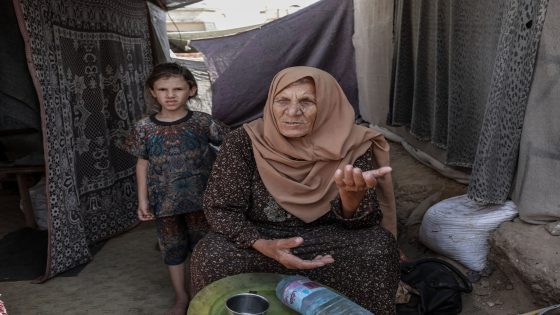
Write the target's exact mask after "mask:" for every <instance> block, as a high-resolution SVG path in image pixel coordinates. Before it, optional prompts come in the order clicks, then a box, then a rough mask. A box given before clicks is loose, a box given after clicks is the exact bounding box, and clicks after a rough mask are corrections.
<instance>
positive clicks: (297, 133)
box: [191, 67, 399, 315]
mask: <svg viewBox="0 0 560 315" xmlns="http://www.w3.org/2000/svg"><path fill="white" fill-rule="evenodd" d="M354 118H355V116H354V110H353V109H352V106H351V105H350V103H349V102H348V100H347V98H346V96H345V95H344V93H343V91H342V89H341V88H340V86H339V85H338V83H337V82H336V80H335V79H334V78H333V77H332V76H331V75H330V74H328V73H326V72H324V71H322V70H319V69H315V68H311V67H294V68H288V69H285V70H282V71H281V72H279V73H278V74H277V75H276V76H275V77H274V79H273V82H272V84H271V87H270V90H269V94H268V100H267V102H266V105H265V107H264V117H263V118H262V119H258V120H256V121H253V122H251V123H248V124H245V125H244V126H243V128H239V129H237V130H236V131H234V132H232V133H231V134H230V135H229V137H228V138H226V140H225V142H224V143H223V144H222V146H221V149H220V153H219V155H218V157H217V160H216V163H215V164H214V167H213V171H212V175H211V177H210V180H209V183H208V187H207V190H206V194H205V196H204V209H205V214H206V217H207V219H208V222H209V224H210V226H211V232H210V233H209V234H207V235H206V236H205V237H204V238H203V239H202V240H201V241H200V242H199V243H198V245H197V246H196V248H195V250H194V252H193V255H192V258H191V281H192V288H193V289H194V291H196V292H198V291H199V290H201V289H202V288H203V287H204V286H206V285H207V284H209V283H211V282H213V281H215V280H218V279H221V278H224V277H227V276H230V275H235V274H239V273H245V272H272V273H282V274H301V275H304V276H307V277H309V278H311V279H313V280H315V281H317V282H320V283H323V284H326V285H328V286H330V287H332V288H334V289H336V290H338V291H339V292H341V293H343V294H344V295H346V296H348V297H349V298H350V299H352V300H354V301H355V302H357V303H358V304H360V305H362V306H364V307H365V308H367V309H369V310H371V311H373V312H375V314H378V315H379V314H393V313H394V312H395V305H394V297H395V292H396V289H397V284H398V280H399V271H398V270H399V269H398V250H397V245H396V241H395V236H396V222H395V221H396V215H395V202H394V195H393V190H392V183H391V177H390V174H389V172H390V171H391V169H390V167H387V165H388V163H389V153H388V151H389V146H388V144H387V142H386V141H385V139H384V138H383V136H382V135H381V134H379V133H377V132H375V131H373V130H372V129H369V128H365V127H361V126H357V125H355V124H354Z"/></svg>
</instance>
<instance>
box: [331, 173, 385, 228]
mask: <svg viewBox="0 0 560 315" xmlns="http://www.w3.org/2000/svg"><path fill="white" fill-rule="evenodd" d="M391 171H392V169H391V167H389V166H384V167H380V168H378V169H375V170H371V171H365V172H363V171H362V170H361V169H360V168H358V167H354V166H352V165H350V164H348V165H346V166H345V167H344V168H343V169H338V170H336V172H335V173H334V181H335V183H336V186H337V187H338V192H339V195H340V201H341V202H342V210H343V212H342V213H343V216H344V217H346V218H350V217H352V216H353V215H354V213H355V211H356V208H358V205H359V204H360V202H361V201H362V199H363V198H364V195H365V192H366V190H368V189H370V188H373V187H375V185H377V179H376V178H379V177H383V176H385V175H386V174H389V173H390V172H391Z"/></svg>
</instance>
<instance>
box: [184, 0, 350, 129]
mask: <svg viewBox="0 0 560 315" xmlns="http://www.w3.org/2000/svg"><path fill="white" fill-rule="evenodd" d="M353 29H354V12H353V3H352V0H322V1H319V2H317V3H315V4H313V5H311V6H309V7H306V8H304V9H302V10H300V11H298V12H296V13H293V14H291V15H288V16H286V17H284V18H281V19H278V20H275V21H273V22H271V23H268V24H265V25H263V26H262V27H260V28H259V29H255V30H251V31H248V32H244V33H240V34H237V35H233V36H227V37H222V38H215V39H207V40H197V41H193V42H192V43H191V44H192V46H193V47H195V48H196V49H198V50H199V51H201V52H202V53H203V54H204V56H205V60H206V63H207V65H208V71H209V73H210V77H211V78H212V80H213V84H212V95H213V96H212V97H213V100H212V114H213V116H214V117H216V118H217V119H219V120H221V121H222V122H224V123H226V124H228V125H231V126H239V125H241V124H242V123H244V122H248V121H251V120H253V119H255V118H257V117H260V115H261V110H262V107H263V106H264V102H265V101H266V97H267V94H268V88H269V85H270V82H271V81H272V78H273V77H274V75H275V74H276V73H277V72H278V71H280V70H282V69H284V68H286V67H291V66H313V67H317V68H320V69H323V70H325V71H327V72H329V73H330V74H332V75H333V76H334V77H335V78H337V80H338V81H339V83H340V85H341V87H342V89H343V90H344V92H345V93H346V96H347V97H348V99H349V101H350V103H351V104H352V105H353V106H354V109H356V111H358V88H357V81H356V70H355V59H354V48H353V45H352V34H353Z"/></svg>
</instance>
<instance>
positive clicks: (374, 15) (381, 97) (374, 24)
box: [352, 0, 395, 125]
mask: <svg viewBox="0 0 560 315" xmlns="http://www.w3.org/2000/svg"><path fill="white" fill-rule="evenodd" d="M394 6H395V0H375V1H371V0H354V37H353V39H352V42H353V44H354V49H355V52H356V64H358V65H359V66H358V67H356V76H357V78H358V79H357V80H358V95H359V104H360V114H361V116H362V118H363V119H365V120H366V121H368V122H369V123H371V124H372V125H378V124H380V123H384V122H385V120H386V119H387V112H388V111H389V102H390V94H391V93H390V91H391V79H392V71H393V14H394V12H393V11H394Z"/></svg>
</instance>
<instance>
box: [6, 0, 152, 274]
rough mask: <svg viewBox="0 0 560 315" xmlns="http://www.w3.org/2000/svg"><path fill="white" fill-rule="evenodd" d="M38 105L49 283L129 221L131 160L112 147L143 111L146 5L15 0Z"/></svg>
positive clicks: (133, 198) (146, 61) (131, 221)
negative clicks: (46, 200)
mask: <svg viewBox="0 0 560 315" xmlns="http://www.w3.org/2000/svg"><path fill="white" fill-rule="evenodd" d="M14 6H15V10H16V14H17V15H18V20H19V23H20V29H21V31H22V35H23V37H24V40H25V42H26V51H27V53H28V56H27V57H28V60H29V61H30V70H31V73H32V77H33V79H34V82H35V86H36V88H37V90H38V95H39V100H40V104H41V112H42V122H43V134H44V146H45V149H46V150H45V155H46V158H45V161H46V169H47V174H46V175H47V195H48V198H49V205H50V208H49V211H50V226H49V252H48V260H47V271H46V274H45V277H44V279H47V278H50V277H53V276H54V275H56V274H58V273H61V272H63V271H65V270H67V269H70V268H72V267H74V266H76V265H79V264H82V263H84V262H87V261H89V260H90V259H91V256H92V254H91V252H90V250H89V245H91V244H94V243H95V242H97V241H99V240H102V239H106V238H109V237H111V236H114V235H116V234H119V233H121V232H123V231H125V230H127V229H129V228H130V227H131V226H132V225H133V224H135V222H136V215H135V208H136V193H135V184H134V183H135V182H134V164H135V160H134V159H133V158H132V157H131V156H129V155H128V154H126V153H125V152H123V151H121V150H119V149H118V148H117V146H118V145H117V144H118V143H119V139H122V137H123V136H124V135H126V134H127V133H128V130H129V129H130V128H131V126H132V125H133V124H134V122H135V121H136V120H137V119H138V118H139V117H141V116H142V115H143V113H144V106H143V104H144V93H143V83H144V80H145V78H146V77H147V75H148V74H149V71H150V70H151V64H152V53H151V48H150V47H151V44H150V38H149V30H148V15H147V14H148V13H147V7H146V2H145V1H125V0H119V1H114V0H110V1H109V0H94V1H90V0H82V1H80V0H72V1H64V0H52V1H41V0H23V1H16V0H14Z"/></svg>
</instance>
